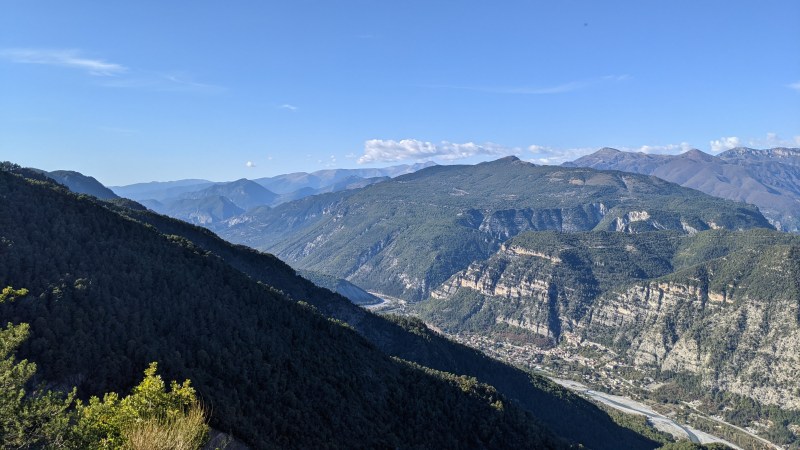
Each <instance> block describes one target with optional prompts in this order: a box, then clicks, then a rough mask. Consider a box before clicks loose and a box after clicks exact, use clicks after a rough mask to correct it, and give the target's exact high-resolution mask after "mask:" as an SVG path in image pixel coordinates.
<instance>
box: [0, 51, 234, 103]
mask: <svg viewBox="0 0 800 450" xmlns="http://www.w3.org/2000/svg"><path fill="white" fill-rule="evenodd" d="M84 53H85V52H83V51H81V50H77V49H55V50H53V49H32V48H6V49H0V59H4V60H7V61H10V62H12V63H17V64H41V65H48V66H57V67H65V68H70V69H77V70H81V71H83V72H85V73H87V74H89V75H92V76H95V77H100V79H99V80H98V81H97V84H98V85H100V86H104V87H113V88H131V89H145V90H153V91H172V92H205V93H214V92H221V91H224V90H225V88H224V87H222V86H216V85H212V84H207V83H200V82H197V81H194V80H193V79H192V77H191V76H189V75H187V74H185V73H182V72H174V71H172V72H159V71H155V72H154V71H147V70H134V69H131V68H129V67H127V66H124V65H122V64H117V63H111V62H108V61H105V60H103V59H99V58H91V57H88V56H85V54H84Z"/></svg>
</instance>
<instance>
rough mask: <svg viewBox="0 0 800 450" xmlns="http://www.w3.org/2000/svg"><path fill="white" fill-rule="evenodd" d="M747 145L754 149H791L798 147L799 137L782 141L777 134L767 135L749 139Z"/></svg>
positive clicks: (799, 143)
mask: <svg viewBox="0 0 800 450" xmlns="http://www.w3.org/2000/svg"><path fill="white" fill-rule="evenodd" d="M747 145H749V146H751V147H754V148H775V147H791V146H793V145H800V136H795V137H794V138H792V139H783V138H782V137H780V136H779V135H778V133H767V136H766V137H765V138H758V139H750V140H749V141H747Z"/></svg>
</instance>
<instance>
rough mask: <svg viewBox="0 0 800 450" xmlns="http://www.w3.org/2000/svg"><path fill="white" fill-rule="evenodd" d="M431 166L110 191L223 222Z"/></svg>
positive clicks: (202, 220) (184, 215) (184, 216)
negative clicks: (251, 212)
mask: <svg viewBox="0 0 800 450" xmlns="http://www.w3.org/2000/svg"><path fill="white" fill-rule="evenodd" d="M431 165H435V164H434V163H432V162H428V163H419V164H411V165H409V164H404V165H399V166H391V167H386V168H380V169H370V168H365V169H327V170H319V171H316V172H312V173H306V172H297V173H291V174H285V175H277V176H274V177H266V178H258V179H255V180H248V179H246V178H242V179H239V180H236V181H230V182H221V183H215V182H211V181H207V180H199V179H187V180H178V181H166V182H151V183H137V184H132V185H129V186H116V187H113V189H114V191H115V192H116V193H117V194H119V195H121V196H124V197H127V198H130V199H132V200H136V201H138V202H140V203H141V204H143V205H145V206H146V207H148V208H150V209H152V210H154V211H156V212H159V213H161V214H166V215H168V216H170V217H175V218H177V219H181V220H185V221H187V222H190V223H194V224H198V225H208V224H211V223H217V222H220V221H223V220H227V219H229V218H231V217H233V216H236V215H238V214H241V213H243V212H245V211H247V210H250V209H252V208H256V207H272V206H277V205H280V204H282V203H286V202H290V201H293V200H298V199H301V198H305V197H308V196H311V195H317V194H324V193H330V192H338V191H343V190H349V189H358V188H361V187H364V186H368V185H370V184H374V183H380V182H382V181H386V180H388V179H390V178H391V177H396V176H399V175H403V174H406V173H411V172H414V171H416V170H419V169H422V168H425V167H430V166H431Z"/></svg>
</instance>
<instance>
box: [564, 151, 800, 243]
mask: <svg viewBox="0 0 800 450" xmlns="http://www.w3.org/2000/svg"><path fill="white" fill-rule="evenodd" d="M798 161H800V149H792V148H775V149H768V150H755V149H749V148H736V149H733V150H728V151H726V152H723V153H720V154H719V155H717V156H711V155H708V154H705V153H703V152H701V151H699V150H691V151H688V152H686V153H683V154H681V155H648V154H644V153H630V152H620V151H618V150H614V149H608V148H605V149H602V150H599V151H597V152H595V153H593V154H591V155H587V156H584V157H581V158H578V159H576V160H575V161H573V162H568V163H565V164H564V166H565V167H591V168H594V169H606V170H622V171H625V172H634V173H641V174H646V175H654V176H657V177H659V178H663V179H665V180H667V181H672V182H674V183H678V184H680V185H681V186H686V187H690V188H694V189H697V190H700V191H702V192H705V193H707V194H710V195H714V196H716V197H720V198H726V199H730V200H736V201H741V202H746V203H750V204H753V205H756V206H758V207H759V209H760V210H761V212H762V213H763V214H764V215H765V216H766V217H767V218H768V219H769V220H770V221H771V222H772V223H773V225H774V226H775V227H776V228H778V229H781V230H785V231H797V230H798V227H800V163H799V162H798Z"/></svg>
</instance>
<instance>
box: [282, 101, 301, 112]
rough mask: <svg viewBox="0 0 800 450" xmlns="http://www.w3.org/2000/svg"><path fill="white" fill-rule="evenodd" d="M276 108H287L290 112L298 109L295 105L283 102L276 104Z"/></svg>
mask: <svg viewBox="0 0 800 450" xmlns="http://www.w3.org/2000/svg"><path fill="white" fill-rule="evenodd" d="M278 108H280V109H285V110H288V111H291V112H295V111H297V110H298V109H300V108H298V107H297V106H294V105H290V104H288V103H284V104H282V105H280V106H278Z"/></svg>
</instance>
